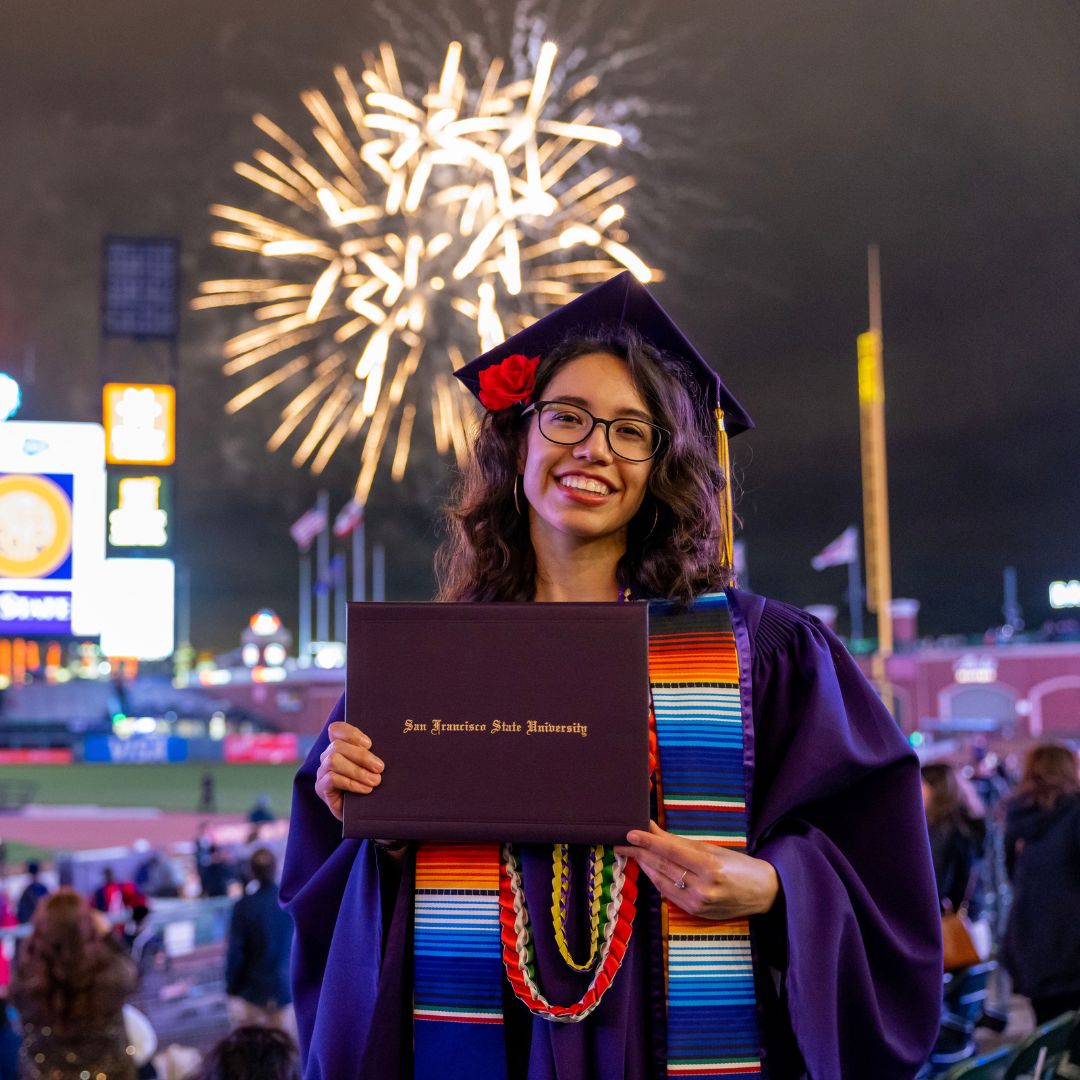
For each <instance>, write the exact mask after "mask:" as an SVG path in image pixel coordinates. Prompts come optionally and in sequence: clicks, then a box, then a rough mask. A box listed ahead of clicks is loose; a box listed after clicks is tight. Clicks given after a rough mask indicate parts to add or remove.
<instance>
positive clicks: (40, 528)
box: [0, 474, 71, 578]
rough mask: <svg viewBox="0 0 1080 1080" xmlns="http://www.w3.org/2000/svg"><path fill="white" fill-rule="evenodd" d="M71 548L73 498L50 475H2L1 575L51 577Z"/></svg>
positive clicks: (0, 509) (0, 480) (0, 507)
mask: <svg viewBox="0 0 1080 1080" xmlns="http://www.w3.org/2000/svg"><path fill="white" fill-rule="evenodd" d="M70 551H71V501H70V499H69V498H68V495H67V492H65V491H64V490H63V488H61V487H60V486H59V484H56V483H54V482H53V481H52V480H50V479H49V478H48V477H47V476H30V475H25V474H24V475H8V476H0V577H12V578H40V577H47V576H48V575H49V574H51V573H52V572H53V571H54V570H55V569H56V568H57V567H58V566H60V565H61V564H62V563H63V562H64V560H65V559H66V558H67V557H68V554H69V553H70Z"/></svg>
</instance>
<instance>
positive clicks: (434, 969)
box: [413, 593, 761, 1080]
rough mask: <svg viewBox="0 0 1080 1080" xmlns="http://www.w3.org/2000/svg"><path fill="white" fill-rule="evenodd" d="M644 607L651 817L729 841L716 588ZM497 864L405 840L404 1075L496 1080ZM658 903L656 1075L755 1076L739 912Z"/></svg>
mask: <svg viewBox="0 0 1080 1080" xmlns="http://www.w3.org/2000/svg"><path fill="white" fill-rule="evenodd" d="M649 615H650V627H649V679H650V682H651V684H652V693H653V707H654V712H655V715H656V734H657V738H658V741H659V750H660V770H659V771H660V777H661V782H662V803H661V807H662V811H663V814H662V817H663V819H664V820H663V822H662V824H663V826H664V828H665V829H667V830H668V831H669V832H673V833H678V834H679V835H681V836H687V837H691V838H694V839H698V840H703V841H705V842H707V843H715V844H720V845H723V846H725V847H731V848H736V849H740V850H741V849H743V848H745V846H746V803H745V799H746V777H745V773H744V768H743V708H742V703H741V699H740V681H739V661H738V652H737V649H736V642H735V632H734V627H733V625H732V621H731V614H730V611H729V609H728V601H727V597H726V596H725V595H724V594H723V593H719V594H715V595H709V596H704V597H700V598H699V599H698V600H697V601H696V603H695V604H694V606H693V608H691V609H690V610H688V611H687V610H682V609H678V608H676V607H675V606H673V605H671V604H668V603H652V604H651V605H650V609H649ZM499 872H500V849H499V845H497V844H422V845H421V846H420V848H419V850H418V852H417V858H416V899H415V909H414V910H415V932H414V945H413V955H414V983H413V986H414V988H413V1020H414V1024H413V1033H414V1046H415V1067H414V1076H415V1077H416V1080H435V1078H440V1080H458V1078H461V1080H465V1078H466V1077H469V1078H473V1080H505V1077H506V1061H505V1051H504V1047H503V1030H502V982H503V979H504V978H505V976H504V973H503V969H502V946H501V943H500V932H499ZM664 906H665V912H666V919H665V922H666V925H667V931H666V939H665V955H666V957H667V977H668V983H667V999H668V1030H667V1043H668V1076H669V1077H685V1076H692V1077H698V1078H703V1080H710V1078H725V1080H741V1078H743V1077H746V1078H759V1077H760V1075H761V1063H760V1053H759V1045H760V1044H759V1041H758V1030H757V1010H756V1004H755V998H754V980H753V971H752V965H751V953H750V931H749V925H748V923H747V922H746V920H745V919H743V920H737V921H733V922H725V923H718V922H714V921H711V920H706V919H698V918H695V917H693V916H690V915H687V914H685V913H684V912H683V911H681V910H680V909H679V908H676V907H675V906H674V905H669V904H667V903H665V905H664ZM588 1022H589V1021H588V1020H587V1019H586V1020H585V1021H584V1023H588Z"/></svg>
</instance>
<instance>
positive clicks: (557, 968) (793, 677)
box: [281, 591, 942, 1080]
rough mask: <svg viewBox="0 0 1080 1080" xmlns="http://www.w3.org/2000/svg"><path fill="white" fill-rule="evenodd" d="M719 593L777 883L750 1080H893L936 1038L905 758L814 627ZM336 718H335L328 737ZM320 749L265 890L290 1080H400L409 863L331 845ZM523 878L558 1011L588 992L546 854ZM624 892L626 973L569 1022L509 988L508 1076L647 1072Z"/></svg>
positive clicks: (929, 907) (636, 943) (407, 1064)
mask: <svg viewBox="0 0 1080 1080" xmlns="http://www.w3.org/2000/svg"><path fill="white" fill-rule="evenodd" d="M731 598H732V601H733V603H732V614H733V618H734V619H737V620H738V619H741V620H742V621H743V624H744V625H745V627H746V630H747V635H746V638H745V639H744V640H746V641H748V642H749V647H750V656H749V657H746V656H743V657H741V662H742V667H743V670H744V672H745V671H749V672H750V674H751V679H752V684H751V685H752V699H753V716H752V722H750V718H744V730H745V747H746V762H747V768H748V769H749V770H750V774H751V776H752V785H753V786H752V803H751V811H750V823H749V824H750V827H749V844H748V846H749V851H750V853H751V854H752V855H755V856H757V857H759V858H762V859H766V860H768V861H769V862H770V863H772V864H773V866H774V867H775V868H776V871H777V874H778V875H779V878H780V882H781V896H780V898H779V899H778V901H777V904H776V906H775V907H774V908H773V910H772V911H771V912H770V913H769V914H768V915H765V916H760V917H755V918H753V919H751V929H752V937H753V946H754V955H755V979H756V984H757V996H758V1006H759V1021H760V1026H761V1034H762V1041H763V1048H762V1049H763V1055H764V1075H765V1076H767V1077H769V1078H771V1080H788V1078H797V1077H803V1076H809V1077H811V1078H812V1080H839V1078H841V1077H842V1078H843V1080H859V1078H863V1077H865V1078H868V1080H869V1078H873V1080H910V1078H911V1077H913V1076H914V1075H915V1073H916V1072H917V1070H918V1068H919V1065H920V1064H921V1063H922V1061H923V1060H924V1059H925V1057H926V1056H927V1054H928V1053H929V1050H930V1048H931V1046H932V1044H933V1042H934V1039H935V1037H936V1034H937V1030H938V1021H939V1016H940V1001H941V980H942V974H941V972H942V963H941V940H940V934H941V928H940V921H939V914H938V902H937V893H936V889H935V885H934V876H933V870H932V866H931V861H930V852H929V845H928V841H927V832H926V825H925V822H924V818H923V812H922V803H921V795H920V782H919V768H918V763H917V761H916V759H915V757H914V755H913V754H912V752H911V750H910V748H909V747H908V745H907V742H906V740H905V739H904V737H903V735H902V733H901V732H900V730H899V728H898V727H897V725H896V723H895V722H894V721H893V719H892V718H891V717H890V716H889V714H888V713H887V712H886V710H885V709H884V708H883V707H882V705H881V703H880V701H879V700H878V698H877V696H876V694H875V693H874V691H873V689H872V688H871V686H870V685H869V684H868V683H867V681H866V680H865V678H864V677H863V676H862V674H861V673H860V672H859V670H858V668H857V667H856V665H855V664H854V662H853V661H852V659H851V657H850V656H849V655H848V653H847V652H846V650H845V649H844V647H843V645H841V643H840V642H839V641H838V640H837V639H836V638H835V637H834V636H833V635H832V634H831V633H829V631H828V630H826V629H825V628H824V627H822V626H821V624H820V623H819V622H817V620H815V619H814V618H813V617H811V616H810V615H807V614H806V613H805V612H803V611H801V610H799V609H797V608H793V607H790V606H788V605H786V604H781V603H778V602H776V601H772V600H765V599H763V598H761V597H757V596H753V595H751V594H749V593H742V592H738V591H734V592H733V593H732V594H731ZM343 715H344V706H343V703H342V702H341V701H339V702H338V704H337V706H336V707H335V709H334V711H333V713H332V715H331V717H330V720H331V721H333V720H341V719H343ZM326 745H327V735H326V732H325V730H324V731H323V734H322V736H321V737H320V738H319V740H318V741H317V742H316V744H315V746H314V747H313V748H312V750H311V753H310V754H309V755H308V759H307V761H306V762H305V763H304V765H303V766H302V767H301V768H300V770H299V772H298V773H297V776H296V782H295V788H294V797H293V812H292V827H291V831H290V834H289V842H288V850H287V852H286V856H285V866H284V871H283V880H282V888H281V897H282V902H283V903H284V906H285V907H286V909H287V910H288V911H289V912H290V914H291V915H292V916H293V919H294V920H295V923H296V934H295V937H294V942H293V958H292V959H293V966H292V976H293V994H294V998H295V1004H296V1014H297V1021H298V1025H299V1031H300V1041H301V1052H302V1057H303V1066H304V1077H305V1080H360V1078H361V1077H378V1078H379V1080H411V1078H412V1051H411V1047H412V1030H411V1027H412V1025H411V1010H412V987H411V969H412V948H411V922H412V885H413V859H412V856H411V853H410V854H406V855H405V856H403V857H400V858H398V859H394V858H393V857H392V856H388V855H387V854H385V853H383V852H381V851H377V850H376V848H375V846H374V845H373V844H371V843H369V842H366V841H357V840H342V839H341V836H340V825H339V823H338V822H337V821H336V820H335V819H334V818H333V817H332V815H331V814H330V812H329V811H328V810H327V809H326V807H325V806H324V805H323V803H322V802H321V801H320V800H319V799H318V797H317V796H316V795H315V792H314V777H315V773H316V770H317V769H318V765H319V755H320V754H321V753H322V751H323V749H325V747H326ZM391 767H393V766H392V763H391ZM530 869H531V870H532V873H531V874H530ZM523 871H524V880H525V887H526V895H527V897H528V901H529V912H530V916H531V918H532V919H533V921H534V923H535V924H537V933H536V935H535V941H536V954H537V965H538V969H539V974H540V983H541V985H542V986H543V987H545V990H546V992H547V993H548V996H549V998H551V999H552V1000H556V1001H564V1000H566V1001H569V1000H576V998H577V997H579V996H580V995H581V993H582V992H583V990H584V987H585V983H583V982H582V981H581V977H580V976H577V975H576V974H575V973H574V972H572V971H571V970H570V969H569V968H567V967H566V966H565V965H564V964H562V963H561V961H560V960H559V958H558V954H557V953H556V951H555V948H554V944H553V942H552V936H551V933H550V914H549V912H548V909H549V907H550V903H551V898H550V897H551V894H550V882H551V878H550V874H551V854H550V847H548V848H540V849H526V850H525V853H524V860H523ZM581 876H582V875H578V878H579V879H580V877H581ZM640 880H641V883H642V896H641V901H640V903H639V909H638V919H637V920H636V923H635V930H634V937H633V939H632V943H631V948H630V949H629V950H628V952H627V956H626V960H625V961H624V966H623V969H622V971H621V972H620V974H619V976H618V977H617V978H616V980H615V982H614V984H613V985H612V987H611V989H610V991H609V992H608V994H607V996H606V997H605V998H604V1000H603V1002H602V1003H601V1005H600V1007H599V1008H598V1009H597V1010H596V1012H595V1013H593V1015H592V1016H590V1017H589V1018H588V1019H587V1020H586V1021H585V1022H583V1023H581V1024H553V1023H548V1022H546V1021H543V1020H539V1019H534V1018H533V1017H531V1015H529V1014H528V1013H527V1012H526V1010H525V1009H524V1007H523V1006H521V1005H520V1003H518V1002H517V1001H516V1000H515V999H513V997H512V994H511V993H510V991H509V984H506V994H505V995H504V997H505V999H506V1026H505V1041H506V1045H507V1061H508V1075H509V1077H510V1080H519V1078H525V1077H527V1078H528V1080H586V1078H588V1077H596V1078H603V1080H614V1078H626V1080H651V1078H654V1077H655V1078H659V1077H663V1076H664V1074H665V1070H664V1060H665V1045H664V1039H665V1031H664V1002H663V974H662V960H661V953H660V935H659V926H660V921H659V904H658V900H657V896H656V893H655V891H654V890H652V888H651V885H650V884H649V882H648V880H647V879H646V878H645V876H644V875H642V876H641V879H640ZM530 883H531V885H530ZM577 906H578V907H583V906H584V905H582V904H580V903H579V904H578V905H577ZM576 929H577V930H579V931H580V930H581V927H578V928H576ZM575 936H576V935H575ZM571 944H572V947H576V948H577V953H576V955H580V954H581V948H580V946H576V945H575V943H574V942H573V941H572V942H571Z"/></svg>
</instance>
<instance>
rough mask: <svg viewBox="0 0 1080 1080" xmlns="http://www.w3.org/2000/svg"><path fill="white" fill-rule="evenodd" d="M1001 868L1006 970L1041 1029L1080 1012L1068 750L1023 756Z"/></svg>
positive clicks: (1077, 793)
mask: <svg viewBox="0 0 1080 1080" xmlns="http://www.w3.org/2000/svg"><path fill="white" fill-rule="evenodd" d="M1005 867H1006V870H1007V871H1008V874H1009V877H1010V879H1011V880H1012V883H1013V903H1012V909H1011V911H1010V912H1009V923H1008V927H1007V928H1006V930H1005V948H1004V959H1005V966H1006V967H1007V968H1008V969H1009V972H1010V974H1011V975H1012V977H1013V983H1014V987H1015V989H1016V991H1017V992H1018V993H1021V994H1024V995H1026V996H1027V997H1029V998H1030V999H1031V1004H1032V1007H1033V1008H1034V1010H1035V1019H1036V1022H1037V1023H1040V1024H1042V1023H1044V1022H1045V1021H1047V1020H1052V1019H1054V1017H1055V1016H1060V1015H1061V1014H1062V1013H1063V1012H1068V1011H1070V1010H1072V1009H1080V919H1077V914H1076V913H1077V911H1080V777H1078V774H1077V764H1076V754H1075V753H1074V752H1073V751H1072V750H1070V749H1068V747H1065V746H1056V745H1044V746H1036V747H1034V748H1033V749H1032V750H1030V751H1029V752H1028V755H1027V758H1026V760H1025V762H1024V772H1023V777H1022V779H1021V781H1020V787H1019V788H1018V789H1017V792H1016V795H1015V796H1014V797H1013V800H1012V802H1011V803H1010V804H1009V806H1008V809H1007V811H1006V815H1005Z"/></svg>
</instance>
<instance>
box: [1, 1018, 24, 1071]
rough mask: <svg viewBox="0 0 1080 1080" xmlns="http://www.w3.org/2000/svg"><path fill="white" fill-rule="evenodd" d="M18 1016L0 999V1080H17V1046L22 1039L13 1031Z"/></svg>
mask: <svg viewBox="0 0 1080 1080" xmlns="http://www.w3.org/2000/svg"><path fill="white" fill-rule="evenodd" d="M17 1020H18V1016H17V1015H16V1014H15V1010H14V1009H12V1007H11V1006H10V1005H8V1003H7V999H6V998H0V1080H18V1077H19V1046H20V1045H21V1044H22V1039H21V1038H20V1037H19V1033H18V1031H16V1029H15V1024H16V1021H17Z"/></svg>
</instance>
